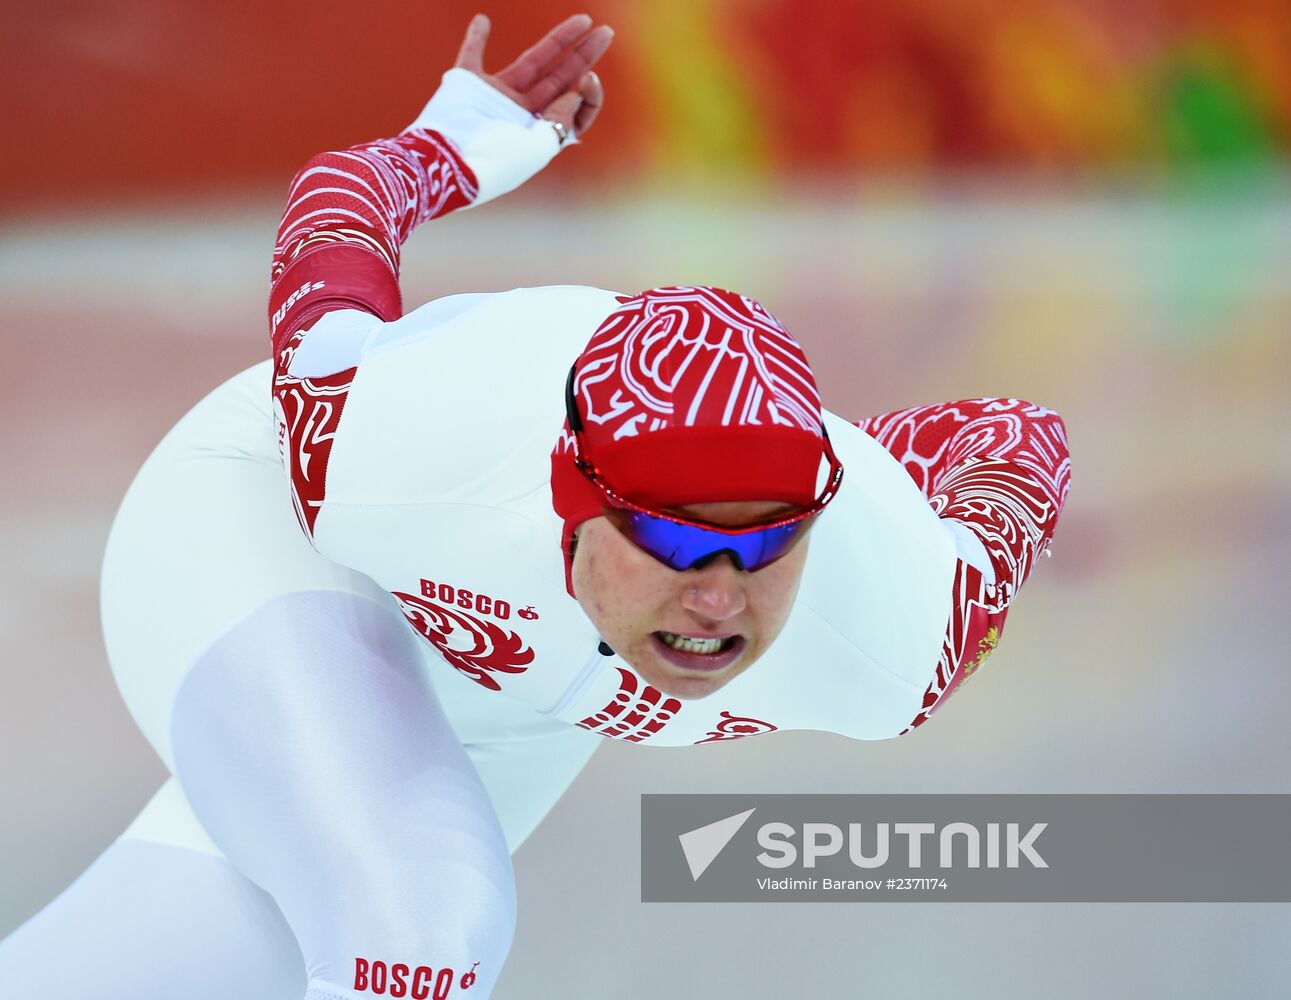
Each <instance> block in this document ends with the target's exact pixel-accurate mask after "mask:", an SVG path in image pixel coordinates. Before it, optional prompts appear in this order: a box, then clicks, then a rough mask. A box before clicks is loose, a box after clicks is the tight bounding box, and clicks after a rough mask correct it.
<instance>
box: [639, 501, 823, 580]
mask: <svg viewBox="0 0 1291 1000" xmlns="http://www.w3.org/2000/svg"><path fill="white" fill-rule="evenodd" d="M810 520H811V519H810V518H804V519H802V520H800V521H794V522H791V523H789V524H782V525H778V526H776V527H773V528H765V529H763V530H762V531H750V532H748V533H746V534H740V535H727V534H724V533H722V532H720V531H710V530H708V529H706V528H703V527H701V526H700V525H697V524H679V523H677V522H676V521H670V520H667V519H666V518H660V517H651V516H650V515H649V514H645V513H640V512H632V513H631V514H629V515H628V516H627V517H626V518H625V519H624V520H623V522H622V528H621V529H620V530H622V531H623V533H624V534H625V535H627V536H628V538H630V539H631V540H632V541H633V542H634V543H635V544H636V545H637V546H638V547H639V548H642V549H644V550H645V551H646V552H648V553H650V554H651V555H652V556H654V557H655V558H656V559H658V560H660V561H661V562H665V563H667V564H668V565H669V566H670V567H672V568H673V569H676V570H686V569H691V568H692V567H699V566H703V565H705V564H706V563H708V562H710V561H711V560H712V559H715V558H716V557H717V556H719V555H722V554H724V553H725V554H728V555H730V556H731V558H732V559H733V560H734V561H735V565H736V566H737V567H738V568H739V569H742V570H748V571H749V572H752V571H754V570H757V569H761V568H762V567H763V566H766V565H768V564H769V563H772V562H775V560H777V559H779V558H780V557H781V556H783V555H784V554H785V553H786V552H788V551H789V549H790V548H792V546H793V543H794V541H795V540H796V539H797V537H798V535H799V533H800V532H801V531H802V529H803V528H805V527H806V526H807V524H808V523H810Z"/></svg>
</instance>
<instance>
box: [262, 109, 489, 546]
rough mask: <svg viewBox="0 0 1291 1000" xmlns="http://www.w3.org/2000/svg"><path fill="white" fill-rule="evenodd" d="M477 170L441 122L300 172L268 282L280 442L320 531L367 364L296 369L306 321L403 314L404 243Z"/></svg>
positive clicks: (469, 188)
mask: <svg viewBox="0 0 1291 1000" xmlns="http://www.w3.org/2000/svg"><path fill="white" fill-rule="evenodd" d="M477 193H478V187H477V185H476V180H475V175H474V173H472V172H471V169H470V168H469V167H468V166H467V165H466V163H465V162H464V161H463V160H462V158H461V156H460V154H459V153H458V152H457V150H456V148H455V147H454V146H453V145H452V144H451V143H450V142H449V141H448V140H446V139H445V138H444V137H443V136H442V135H440V134H439V133H438V132H433V131H430V130H427V129H411V130H409V131H407V132H405V133H403V134H402V135H400V136H398V137H397V138H395V139H378V140H377V141H376V142H370V143H366V144H364V145H361V146H355V147H353V148H351V149H346V150H343V151H341V152H337V153H323V154H321V155H319V156H315V157H314V158H313V159H311V160H310V161H309V162H308V163H306V164H305V166H304V168H303V169H302V170H301V171H300V173H298V174H297V175H296V178H295V180H293V181H292V184H291V190H290V191H289V192H288V195H287V208H286V210H285V211H284V212H283V216H282V224H281V226H279V228H278V242H277V245H276V246H275V247H274V254H273V271H272V275H271V277H272V287H271V289H270V293H269V330H270V337H271V339H272V343H273V356H274V380H273V395H274V402H275V410H276V413H277V420H278V448H279V451H280V452H281V454H282V461H283V465H284V467H285V468H286V470H287V473H288V475H289V477H290V480H291V495H292V501H293V503H294V504H295V508H296V516H297V518H298V519H299V521H300V526H301V528H302V529H303V530H304V532H305V534H306V535H307V536H308V537H309V539H310V541H311V542H312V541H313V538H314V523H315V521H316V520H317V518H318V512H319V510H320V508H321V507H322V504H323V493H324V487H325V484H326V478H327V463H328V459H329V457H330V455H331V450H332V441H333V439H334V437H335V435H336V428H337V425H338V424H339V422H340V418H341V412H342V410H343V409H344V408H345V400H346V397H347V395H348V393H349V388H350V383H351V382H352V381H353V379H354V373H355V371H356V369H354V368H349V369H346V370H345V371H340V372H336V373H335V374H332V375H327V376H324V377H315V378H296V377H294V376H292V375H290V374H288V370H289V368H290V366H291V359H292V356H293V355H294V354H295V351H296V348H297V347H298V346H299V344H300V341H301V339H302V337H303V336H304V331H305V330H307V329H308V328H309V327H310V326H311V325H312V324H313V322H314V321H315V320H317V319H318V318H319V317H320V316H322V315H323V314H324V313H326V312H330V311H332V310H335V309H362V310H366V311H367V312H371V313H374V314H376V315H377V316H380V317H381V318H382V319H384V320H394V319H398V318H399V316H400V315H401V313H402V309H403V307H402V303H401V300H400V296H399V248H400V246H401V245H402V244H403V241H404V240H406V239H407V238H408V237H409V235H411V233H412V231H413V229H415V228H416V227H417V226H418V225H419V224H420V223H422V222H425V221H427V220H428V219H433V218H436V217H437V216H440V215H444V214H445V213H447V212H451V211H452V210H453V209H455V208H461V207H462V206H464V205H469V204H470V203H471V202H472V201H474V200H475V197H476V194H477Z"/></svg>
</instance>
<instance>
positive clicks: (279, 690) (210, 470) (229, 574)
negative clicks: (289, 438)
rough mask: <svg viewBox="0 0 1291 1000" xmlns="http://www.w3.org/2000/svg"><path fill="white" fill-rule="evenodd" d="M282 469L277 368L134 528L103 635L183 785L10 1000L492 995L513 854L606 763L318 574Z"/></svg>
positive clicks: (189, 455)
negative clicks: (576, 782) (584, 777)
mask: <svg viewBox="0 0 1291 1000" xmlns="http://www.w3.org/2000/svg"><path fill="white" fill-rule="evenodd" d="M275 448H276V444H275V441H274V427H273V421H272V416H271V411H270V409H269V368H268V365H267V364H262V365H258V366H256V367H255V368H252V369H249V370H248V371H246V372H243V373H242V374H241V375H238V376H236V377H234V378H233V379H231V380H230V381H229V382H227V383H225V384H224V385H223V386H221V387H220V388H219V389H217V390H215V392H213V393H212V394H211V395H210V396H208V397H207V398H206V399H205V400H203V401H202V402H201V403H199V404H198V405H197V406H196V407H195V408H194V409H193V410H192V411H190V413H189V414H188V415H187V416H185V417H184V419H183V420H181V421H180V423H179V424H178V425H176V427H175V428H174V429H173V430H172V431H171V433H170V434H169V435H167V437H166V438H165V440H163V441H162V443H161V444H160V445H159V446H158V447H157V449H156V451H155V452H154V453H153V455H152V456H151V457H150V458H149V459H148V461H147V462H146V463H145V464H144V466H143V468H142V469H141V470H140V472H139V475H138V476H137V477H136V479H135V482H134V483H133V484H132V486H131V488H130V491H129V493H128V494H127V496H126V499H125V501H124V502H123V504H122V507H121V510H120V512H119V514H118V515H117V520H116V522H115V524H114V525H113V529H112V534H111V537H110V539H109V542H108V549H107V553H106V555H105V559H104V569H103V592H102V610H103V626H104V636H105V639H106V643H107V649H108V656H109V660H110V662H111V664H112V668H113V672H114V674H115V676H116V679H117V683H118V686H119V687H120V689H121V693H122V695H123V697H124V699H125V701H126V704H127V706H128V707H129V709H130V711H131V714H132V715H133V716H134V719H135V721H136V722H137V723H138V725H139V727H140V729H141V730H142V731H143V733H144V735H145V736H146V737H147V738H148V739H149V741H150V742H151V743H152V745H153V747H154V748H155V749H156V751H157V753H158V754H159V755H160V756H161V757H162V759H163V760H164V761H165V762H166V764H167V765H168V766H169V768H170V770H171V772H172V774H173V775H174V777H172V778H171V779H170V780H169V781H167V782H166V784H165V785H163V787H162V788H161V789H160V790H159V792H158V793H157V795H156V796H155V797H154V798H153V800H152V801H151V802H149V804H148V805H147V806H146V807H145V808H144V810H143V812H142V813H141V814H140V816H139V817H138V818H137V819H136V820H135V821H134V822H133V823H132V824H131V825H130V827H129V828H128V829H127V830H126V831H125V832H124V833H123V834H122V835H121V837H120V838H119V839H118V840H117V841H116V842H115V843H113V844H112V845H111V846H110V847H109V848H108V849H107V850H106V851H105V852H104V853H103V855H101V856H100V857H99V858H98V860H96V861H95V862H94V863H93V864H92V865H91V866H90V868H89V869H88V870H87V871H86V872H85V873H84V874H83V875H82V876H81V877H80V878H79V879H78V880H77V881H76V882H74V883H73V884H72V885H71V886H70V887H69V888H68V889H66V890H65V891H64V892H63V893H62V894H61V895H60V896H59V897H58V898H56V899H55V900H54V901H53V902H52V903H50V904H49V905H48V906H47V907H45V909H43V910H42V911H40V912H39V913H38V914H36V915H35V916H34V917H32V918H31V919H30V920H29V921H28V922H27V923H26V924H24V925H23V926H21V927H20V928H18V930H16V931H15V932H14V933H13V934H12V935H10V936H9V937H8V938H6V939H5V940H4V941H0V983H2V984H4V990H5V991H6V993H8V992H9V991H12V994H13V995H14V996H21V997H24V998H25V1000H45V998H54V997H69V996H74V997H78V998H103V1000H126V998H130V1000H154V998H156V1000H160V998H166V1000H171V998H175V1000H179V998H183V1000H231V998H234V997H236V998H239V1000H261V998H263V1000H300V998H301V997H302V996H304V997H306V998H308V1000H330V998H333V997H343V998H360V997H362V998H367V997H371V996H373V995H382V994H384V995H388V996H394V997H403V996H406V997H413V998H422V1000H425V998H431V997H434V998H443V997H459V996H460V997H463V998H465V1000H471V998H484V997H488V996H489V995H490V993H491V992H492V988H493V985H494V983H495V981H496V979H497V977H498V974H499V973H500V971H501V968H502V964H503V962H504V960H505V957H506V953H507V950H508V948H509V947H510V943H511V935H512V931H513V928H514V921H515V887H514V880H513V877H512V872H511V866H510V858H509V853H510V852H512V851H514V850H515V848H516V847H517V846H519V844H520V842H521V841H523V840H524V838H525V837H527V836H528V834H529V833H530V832H531V831H532V830H533V828H534V827H535V826H536V825H537V824H538V822H539V821H540V820H541V818H542V817H543V815H545V814H546V812H547V811H548V810H549V809H550V808H551V806H552V805H553V804H554V802H555V801H556V799H557V798H559V796H560V795H561V793H562V792H563V791H564V790H565V788H566V787H568V785H569V783H570V782H571V781H573V779H574V777H575V776H576V775H577V773H578V771H579V770H580V769H581V768H582V766H583V765H584V764H585V763H586V761H587V759H588V758H589V757H590V756H591V754H592V752H593V751H594V750H595V748H596V746H597V745H598V743H599V738H598V737H597V736H595V735H594V734H591V733H586V732H583V731H582V730H578V729H575V728H572V727H570V726H568V725H567V724H565V723H560V722H553V721H551V720H547V719H544V718H542V717H540V716H538V715H536V714H535V713H534V712H533V711H532V710H530V709H529V708H528V707H526V706H524V705H521V704H519V703H516V702H513V701H510V700H508V699H506V698H505V697H502V696H499V695H496V694H494V693H492V692H487V691H484V690H482V689H480V688H478V687H477V686H476V685H475V684H473V683H472V682H471V681H470V680H468V679H466V678H464V677H461V676H459V675H458V674H457V673H456V672H455V671H453V670H452V669H451V668H450V667H449V666H448V665H447V664H445V663H444V662H443V661H442V660H441V659H439V657H438V654H437V653H435V651H434V650H433V649H431V648H430V647H429V646H428V645H426V644H424V643H423V641H422V640H421V639H420V638H419V637H417V636H416V635H415V634H414V633H413V632H412V630H411V629H410V628H409V627H408V626H407V624H406V623H405V622H404V620H403V618H402V615H401V613H400V612H399V610H398V608H397V605H396V604H395V603H394V600H393V598H391V597H390V595H388V594H386V593H385V592H384V591H382V590H381V589H380V588H378V587H377V586H376V585H375V584H374V583H373V582H372V581H371V580H370V579H368V578H367V577H364V576H363V575H361V574H358V573H355V572H353V571H351V570H348V569H346V568H344V567H341V566H338V565H337V564H335V563H332V562H330V561H328V560H326V559H324V558H323V557H322V556H320V555H318V554H317V553H316V552H315V551H314V550H313V549H312V548H311V547H310V545H309V543H308V542H307V540H306V539H305V537H304V535H303V534H302V533H301V530H300V528H299V526H298V525H297V523H296V520H295V515H294V514H293V512H292V510H291V504H290V499H289V496H288V494H287V489H286V483H285V480H284V477H283V473H282V472H281V470H280V467H279V465H278V460H277V456H276V451H275ZM176 779H178V780H176Z"/></svg>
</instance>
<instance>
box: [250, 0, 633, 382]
mask: <svg viewBox="0 0 1291 1000" xmlns="http://www.w3.org/2000/svg"><path fill="white" fill-rule="evenodd" d="M488 32H489V22H488V19H487V18H484V17H483V16H477V17H476V18H475V19H474V20H473V21H472V22H471V25H470V28H469V29H468V31H467V34H466V37H465V39H464V40H463V42H462V47H461V51H460V52H459V54H458V58H457V63H456V65H455V66H454V68H453V69H451V70H449V71H448V72H447V73H446V74H445V75H444V80H443V83H442V85H441V86H440V88H439V90H438V91H436V93H435V96H434V97H433V98H432V99H431V101H430V103H429V104H427V106H426V108H425V109H424V110H423V111H422V113H421V114H420V115H418V116H417V119H416V120H415V121H414V122H413V123H412V124H411V125H410V126H409V127H408V128H407V129H405V130H404V131H403V132H401V133H400V134H399V135H398V136H395V137H393V138H389V139H378V140H375V141H373V142H367V143H362V144H360V145H357V146H352V147H350V148H349V149H344V150H339V151H335V152H327V153H320V154H319V155H317V156H315V157H313V158H311V159H310V160H309V161H308V162H307V163H306V164H305V165H304V167H303V168H302V169H301V171H300V172H299V173H298V174H297V175H296V177H295V179H294V180H293V181H292V184H291V187H290V189H289V191H288V196H287V207H286V210H285V211H284V213H283V217H282V222H281V224H280V226H279V229H278V238H277V242H276V245H275V248H274V256H273V267H272V272H271V281H272V286H271V291H270V297H269V326H270V335H271V339H272V344H273V350H274V356H275V357H276V358H279V361H280V362H281V357H280V354H281V352H282V351H283V348H284V347H285V346H286V344H287V343H288V341H289V340H290V338H291V336H292V334H293V333H295V332H296V331H298V330H301V329H303V328H305V327H306V326H308V325H309V324H310V323H311V322H313V321H314V320H316V319H317V318H318V317H320V316H321V315H323V314H324V313H326V312H329V311H332V310H336V309H359V310H363V311H366V312H369V313H372V314H374V315H376V316H378V317H380V318H381V319H384V320H393V319H397V318H398V317H399V315H400V314H401V312H402V305H401V301H400V295H399V252H400V247H401V246H402V244H403V242H404V240H406V239H407V238H408V236H409V235H411V233H412V231H413V229H415V228H416V227H417V226H418V225H419V224H420V223H422V222H425V221H427V220H428V219H433V218H436V217H437V216H440V215H444V214H446V213H447V212H451V211H453V210H454V209H457V208H463V207H468V206H471V205H478V204H482V203H484V202H485V201H488V200H491V199H492V198H495V197H497V196H498V195H501V194H504V193H506V192H507V191H510V190H512V189H513V188H515V187H518V186H519V185H520V184H522V183H523V182H524V181H525V180H527V179H528V178H529V177H531V176H533V174H535V173H537V172H538V171H539V170H541V169H542V167H543V166H545V165H546V164H547V163H548V162H549V161H550V160H551V158H552V157H553V156H555V154H556V153H557V152H558V151H559V149H560V140H559V130H558V129H556V128H555V127H553V126H552V125H551V122H559V123H560V124H561V125H562V126H563V127H564V130H565V134H567V135H569V136H572V135H574V134H575V133H576V132H582V131H585V130H586V129H587V128H588V127H590V125H591V123H592V121H593V120H594V119H595V117H596V114H597V112H598V111H599V109H600V105H601V102H602V99H603V95H602V90H601V84H600V81H599V79H598V78H597V77H596V74H595V73H592V72H590V67H591V66H592V65H593V64H594V63H595V62H596V61H597V60H598V59H599V58H600V56H601V54H602V53H604V51H605V49H606V48H607V47H608V46H609V44H610V41H611V39H612V32H611V31H610V29H608V28H606V27H604V26H602V27H599V28H595V29H593V28H592V27H591V19H590V18H588V17H586V16H585V15H579V16H576V17H571V18H569V19H567V20H566V21H564V22H563V23H561V24H559V25H557V26H556V27H555V28H553V29H552V30H551V31H550V32H548V33H547V35H545V36H544V37H543V38H542V39H541V40H540V41H539V42H538V43H536V44H535V45H534V46H532V47H531V48H530V49H529V50H528V51H526V52H525V53H524V54H523V55H521V56H520V57H519V58H518V59H516V60H515V62H513V63H512V64H511V65H510V66H508V67H507V68H506V69H504V70H502V72H500V73H498V74H496V75H489V74H486V73H485V72H484V68H483V57H484V45H485V42H486V40H487V38H488Z"/></svg>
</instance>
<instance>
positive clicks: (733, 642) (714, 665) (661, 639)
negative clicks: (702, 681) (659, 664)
mask: <svg viewBox="0 0 1291 1000" xmlns="http://www.w3.org/2000/svg"><path fill="white" fill-rule="evenodd" d="M650 638H651V639H652V640H653V642H654V645H655V649H657V650H658V651H659V655H660V656H661V657H663V659H665V660H667V661H668V662H669V663H671V664H673V665H674V666H677V667H680V668H681V669H682V670H702V671H714V670H721V669H722V668H723V667H727V666H729V665H730V664H732V663H734V662H735V660H737V659H738V658H739V656H740V654H741V653H742V652H743V651H744V636H742V635H728V636H707V637H698V636H688V635H678V634H677V633H675V632H664V631H658V632H654V633H652V634H651V637H650Z"/></svg>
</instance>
